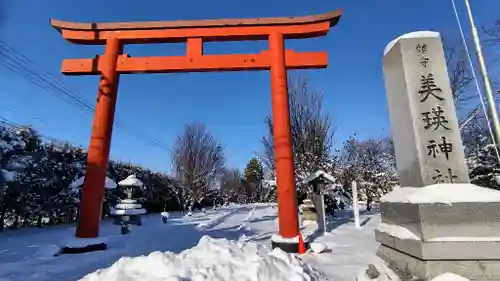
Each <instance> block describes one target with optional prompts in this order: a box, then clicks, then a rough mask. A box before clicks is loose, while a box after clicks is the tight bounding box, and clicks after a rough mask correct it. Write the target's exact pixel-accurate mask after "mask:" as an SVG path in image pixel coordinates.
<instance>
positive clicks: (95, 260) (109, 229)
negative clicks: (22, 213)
mask: <svg viewBox="0 0 500 281" xmlns="http://www.w3.org/2000/svg"><path fill="white" fill-rule="evenodd" d="M379 221H380V218H379V216H378V215H376V214H368V213H367V214H362V215H361V222H362V223H363V228H362V229H355V227H354V224H353V222H352V219H351V216H350V215H349V212H348V211H346V212H342V213H340V214H339V217H338V218H337V219H335V220H333V221H331V222H330V223H329V229H330V232H329V233H327V234H326V235H324V236H317V235H315V236H317V237H316V239H315V241H316V242H318V241H319V242H322V243H325V244H326V245H327V250H326V252H324V253H321V254H314V253H310V252H308V253H306V254H303V255H301V256H300V257H299V258H295V257H294V258H293V259H292V260H290V258H287V257H284V256H280V255H279V254H276V253H272V254H269V255H264V257H259V258H260V259H262V260H268V259H273V260H281V261H282V262H283V260H288V262H290V263H291V264H295V265H296V266H299V264H301V263H302V262H305V263H306V264H307V266H311V267H312V268H314V270H315V271H317V272H319V274H320V275H321V276H325V280H335V281H354V280H355V279H356V276H358V274H359V273H360V272H361V271H363V270H364V269H366V268H367V266H368V264H370V263H374V264H378V263H379V260H378V259H377V258H376V256H375V250H376V247H377V243H376V242H375V239H374V229H375V227H376V226H377V224H378V223H379ZM277 225H278V224H277V208H276V207H273V206H272V205H269V204H253V205H240V206H230V207H227V208H220V209H218V210H216V211H212V210H210V211H206V213H202V212H199V213H194V214H193V215H192V216H190V217H187V216H182V215H180V214H178V213H172V214H171V215H170V218H169V220H168V223H167V224H163V223H162V222H161V216H160V215H159V214H158V215H148V216H145V217H144V218H143V225H142V226H135V227H133V228H132V231H131V233H130V234H128V235H121V234H120V229H119V226H116V225H113V224H112V223H111V222H110V221H103V222H102V226H101V236H102V237H103V238H105V239H106V240H107V243H108V250H106V251H102V252H94V253H86V254H77V255H60V256H56V257H53V256H51V255H50V254H51V253H53V251H54V249H55V248H56V246H55V245H61V243H64V242H65V241H67V240H70V239H71V237H72V236H73V233H74V231H75V227H74V226H66V227H64V226H56V227H50V228H48V227H47V228H44V229H24V230H16V231H6V232H5V233H0V281H14V280H33V281H35V280H43V281H48V280H78V279H80V278H82V277H84V276H85V275H87V274H89V273H91V272H94V271H96V270H98V269H101V268H106V267H109V266H111V265H112V264H113V263H115V262H116V261H117V260H118V259H120V258H121V257H124V256H127V257H136V256H141V255H146V256H147V255H149V254H150V253H152V252H155V251H160V252H166V251H169V252H173V253H180V252H182V251H184V250H186V249H190V248H192V247H194V246H196V245H197V244H198V242H199V241H200V239H201V238H202V237H203V236H205V235H207V236H210V237H212V238H226V239H229V240H233V241H238V242H235V243H237V244H238V245H240V246H239V247H242V246H241V245H247V244H253V243H252V242H254V243H258V244H261V245H262V246H264V247H265V248H270V238H271V235H272V234H273V233H275V231H276V229H277ZM214 241H215V242H214ZM217 241H218V240H212V239H209V238H204V239H202V241H201V242H200V245H198V246H197V247H196V249H192V250H189V251H184V252H183V254H182V256H185V257H189V256H190V255H191V256H193V255H194V254H195V253H197V252H196V251H199V249H201V248H202V247H208V246H207V245H209V244H214V243H215V244H219V245H222V244H224V245H225V247H226V248H227V247H229V248H230V247H231V245H233V244H234V245H236V244H235V243H233V242H229V241H225V242H217ZM221 243H222V244H221ZM231 243H232V244H231ZM234 245H233V246H234ZM252 247H254V246H252ZM229 248H228V249H229ZM247 248H248V247H247ZM245 251H249V252H252V253H253V255H254V256H258V255H261V254H260V252H261V250H259V249H256V248H252V250H248V249H247V250H245ZM221 255H222V254H221ZM154 256H155V257H156V258H160V257H162V258H161V259H165V256H163V255H161V254H160V253H155V254H154ZM167 256H171V255H170V254H168V255H167ZM222 256H223V255H222ZM222 256H221V260H220V262H221V263H223V262H224V261H223V257H222ZM120 262H121V263H122V265H123V259H122V261H120ZM228 262H230V261H228ZM269 270H271V268H270V269H269ZM273 270H274V269H273ZM304 270H306V271H307V269H304ZM271 271H272V270H271ZM259 276H260V275H259ZM290 276H292V275H290ZM240 279H241V278H240ZM88 280H98V279H88ZM117 280H131V279H125V278H123V279H117ZM151 280H153V279H151ZM154 280H164V279H154ZM169 280H170V279H169ZM172 280H182V279H172ZM189 280H191V279H189ZM192 280H205V279H194V278H193V279H192ZM206 280H217V279H206ZM241 280H246V279H241ZM252 280H254V279H252ZM276 280H281V279H276ZM290 280H297V279H290ZM300 280H302V279H300ZM316 280H317V279H316Z"/></svg>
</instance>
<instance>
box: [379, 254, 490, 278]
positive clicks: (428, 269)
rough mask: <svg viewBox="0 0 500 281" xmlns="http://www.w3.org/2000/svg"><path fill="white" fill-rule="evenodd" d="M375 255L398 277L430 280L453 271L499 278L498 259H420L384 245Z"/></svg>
mask: <svg viewBox="0 0 500 281" xmlns="http://www.w3.org/2000/svg"><path fill="white" fill-rule="evenodd" d="M377 255H378V256H379V257H380V258H382V259H383V260H384V261H385V262H387V265H388V266H389V268H391V269H392V270H393V271H394V272H396V273H397V274H398V275H400V277H402V276H401V275H407V276H408V277H410V276H418V277H420V278H425V279H426V280H431V279H432V278H434V277H436V276H439V275H441V274H443V272H445V273H446V272H453V273H455V274H458V275H461V276H465V277H467V278H468V279H470V280H481V281H498V280H500V277H499V273H500V261H499V260H461V261H458V260H422V259H419V258H416V257H413V256H411V255H408V254H406V253H403V252H400V251H397V250H395V249H393V248H390V247H387V246H385V245H381V246H380V248H379V249H378V251H377ZM408 279H409V278H408ZM409 280H411V279H409ZM401 281H406V280H404V279H402V280H401Z"/></svg>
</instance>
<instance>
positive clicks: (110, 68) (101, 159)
mask: <svg viewBox="0 0 500 281" xmlns="http://www.w3.org/2000/svg"><path fill="white" fill-rule="evenodd" d="M121 52H122V44H121V43H120V40H118V39H116V38H109V39H108V40H107V42H106V47H105V50H104V56H102V57H101V60H102V61H101V63H102V69H101V80H100V82H99V90H98V92H97V105H96V108H95V113H94V123H93V127H92V135H91V138H90V145H89V151H88V157H87V169H86V170H85V180H84V182H83V194H82V200H81V208H80V216H79V219H78V225H77V227H76V236H77V237H80V238H95V237H98V236H99V223H100V218H101V211H102V202H103V196H104V184H105V181H106V173H107V170H108V159H109V150H110V145H111V134H112V131H113V120H114V115H115V105H116V96H117V91H118V79H119V74H118V72H117V71H116V65H117V61H118V56H119V55H120V53H121Z"/></svg>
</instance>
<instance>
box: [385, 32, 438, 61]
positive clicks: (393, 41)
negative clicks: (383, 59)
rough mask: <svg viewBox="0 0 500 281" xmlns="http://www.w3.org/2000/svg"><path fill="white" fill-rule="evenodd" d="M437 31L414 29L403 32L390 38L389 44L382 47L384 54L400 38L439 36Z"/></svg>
mask: <svg viewBox="0 0 500 281" xmlns="http://www.w3.org/2000/svg"><path fill="white" fill-rule="evenodd" d="M439 36H440V35H439V32H435V31H415V32H410V33H406V34H403V35H401V36H399V37H398V38H396V39H394V40H392V41H391V42H390V43H389V44H387V46H386V47H385V49H384V56H385V55H387V53H389V51H390V50H391V49H392V47H394V45H396V43H398V41H399V40H400V39H411V38H429V37H439Z"/></svg>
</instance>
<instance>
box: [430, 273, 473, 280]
mask: <svg viewBox="0 0 500 281" xmlns="http://www.w3.org/2000/svg"><path fill="white" fill-rule="evenodd" d="M431 281H470V280H469V279H467V278H465V277H463V276H460V275H457V274H454V273H449V272H447V273H444V274H441V275H439V276H437V277H435V278H433V279H432V280H431Z"/></svg>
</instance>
